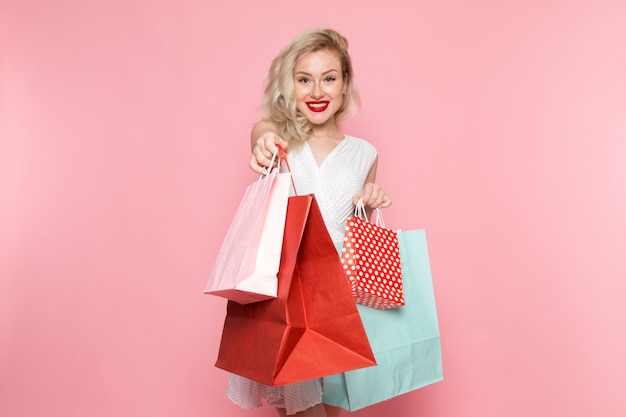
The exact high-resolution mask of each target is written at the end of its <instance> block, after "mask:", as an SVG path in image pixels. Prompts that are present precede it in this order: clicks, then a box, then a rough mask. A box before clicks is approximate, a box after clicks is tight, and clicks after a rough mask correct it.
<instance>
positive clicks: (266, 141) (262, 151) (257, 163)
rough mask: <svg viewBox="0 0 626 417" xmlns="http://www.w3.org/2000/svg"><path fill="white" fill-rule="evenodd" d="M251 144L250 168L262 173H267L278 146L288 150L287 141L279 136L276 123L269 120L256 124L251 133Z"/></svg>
mask: <svg viewBox="0 0 626 417" xmlns="http://www.w3.org/2000/svg"><path fill="white" fill-rule="evenodd" d="M250 145H251V147H252V156H251V158H250V164H249V165H250V168H251V169H252V170H253V171H254V172H256V173H258V174H261V175H264V174H267V172H268V170H267V169H268V168H270V163H271V162H272V156H273V155H274V152H275V151H276V147H277V146H280V147H281V148H283V150H284V151H285V152H286V151H287V142H286V141H284V140H283V139H282V138H281V137H280V136H278V134H277V132H276V129H275V128H274V125H273V124H272V123H271V122H267V121H260V122H258V123H256V124H255V125H254V127H253V128H252V132H251V133H250ZM277 163H278V161H274V166H276V165H277Z"/></svg>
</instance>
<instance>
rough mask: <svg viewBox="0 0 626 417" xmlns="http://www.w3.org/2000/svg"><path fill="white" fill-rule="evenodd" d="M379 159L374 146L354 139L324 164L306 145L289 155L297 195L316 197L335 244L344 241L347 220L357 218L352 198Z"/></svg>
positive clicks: (345, 141) (342, 143)
mask: <svg viewBox="0 0 626 417" xmlns="http://www.w3.org/2000/svg"><path fill="white" fill-rule="evenodd" d="M376 156H377V151H376V148H375V147H374V146H373V145H372V144H370V143H369V142H367V141H365V140H363V139H360V138H356V137H354V136H345V137H344V138H343V139H342V140H341V141H340V142H339V144H337V146H336V147H335V148H334V149H333V150H332V151H331V152H330V153H329V154H328V156H327V157H326V158H325V159H324V161H322V163H321V164H318V163H317V160H316V159H315V156H314V155H313V152H312V150H311V148H310V147H309V144H308V143H307V142H305V143H304V145H303V146H302V147H300V149H298V150H296V151H292V152H289V154H288V161H289V166H290V168H291V174H292V176H293V180H294V183H295V185H296V191H297V193H298V195H304V194H315V199H316V200H317V203H318V205H319V207H320V211H321V212H322V217H323V218H324V223H325V224H326V228H327V229H328V232H329V233H330V236H331V238H332V239H333V241H334V242H340V241H342V240H343V235H344V231H345V225H346V220H347V219H349V218H351V217H352V216H353V215H354V206H353V204H352V197H353V196H354V195H355V194H357V193H359V192H360V191H361V190H362V189H363V185H365V180H366V178H367V174H369V171H370V169H371V168H372V165H373V164H374V161H375V160H376Z"/></svg>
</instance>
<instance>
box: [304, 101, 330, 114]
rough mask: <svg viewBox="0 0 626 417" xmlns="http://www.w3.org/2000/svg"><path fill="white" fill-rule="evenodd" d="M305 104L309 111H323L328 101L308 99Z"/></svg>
mask: <svg viewBox="0 0 626 417" xmlns="http://www.w3.org/2000/svg"><path fill="white" fill-rule="evenodd" d="M306 105H307V106H308V108H309V109H310V110H311V111H314V112H323V111H324V110H326V108H327V107H328V101H309V102H307V103H306Z"/></svg>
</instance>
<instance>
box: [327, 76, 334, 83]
mask: <svg viewBox="0 0 626 417" xmlns="http://www.w3.org/2000/svg"><path fill="white" fill-rule="evenodd" d="M335 80H336V78H335V77H326V82H329V83H330V82H333V81H335Z"/></svg>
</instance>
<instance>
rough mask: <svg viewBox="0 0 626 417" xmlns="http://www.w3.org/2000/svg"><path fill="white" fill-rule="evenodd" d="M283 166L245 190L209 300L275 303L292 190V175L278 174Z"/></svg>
mask: <svg viewBox="0 0 626 417" xmlns="http://www.w3.org/2000/svg"><path fill="white" fill-rule="evenodd" d="M277 150H278V149H277ZM276 157H277V154H276V153H275V154H274V158H276ZM272 164H273V162H272ZM270 166H272V165H270ZM280 166H281V163H280V158H279V164H278V167H277V168H275V169H273V170H271V172H270V173H269V174H268V175H265V176H261V177H259V179H258V180H256V181H255V182H254V183H252V184H250V185H249V186H248V187H247V188H246V191H245V193H244V195H243V198H242V200H241V202H240V204H239V207H238V209H237V211H236V213H235V216H234V219H233V220H232V222H231V224H230V227H229V229H228V231H227V232H226V236H225V238H224V240H223V242H222V245H221V248H220V250H219V252H218V254H217V258H216V260H215V263H214V264H213V268H212V270H211V273H210V275H209V279H208V281H207V283H206V286H205V288H204V293H205V294H212V295H216V296H220V297H224V298H227V299H229V300H233V301H236V302H238V303H241V304H247V303H252V302H258V301H262V300H267V299H271V298H276V295H277V289H278V278H277V274H278V267H279V264H280V253H281V248H282V242H283V232H284V227H285V216H286V213H287V199H288V198H289V188H290V186H291V184H292V178H291V173H290V172H279V171H280Z"/></svg>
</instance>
